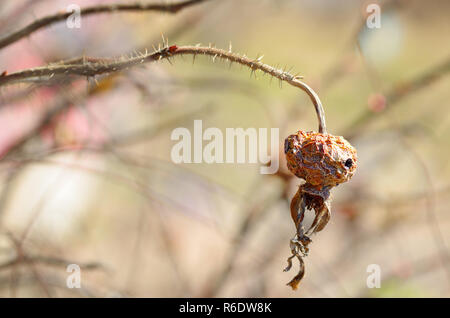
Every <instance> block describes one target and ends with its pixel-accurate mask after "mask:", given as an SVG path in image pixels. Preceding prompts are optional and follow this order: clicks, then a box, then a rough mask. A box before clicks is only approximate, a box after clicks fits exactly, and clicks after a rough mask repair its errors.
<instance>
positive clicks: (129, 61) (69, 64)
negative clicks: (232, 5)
mask: <svg viewBox="0 0 450 318" xmlns="http://www.w3.org/2000/svg"><path fill="white" fill-rule="evenodd" d="M198 54H200V55H207V56H211V57H212V60H213V62H214V61H215V60H216V59H218V58H219V59H223V60H226V61H229V62H230V65H231V63H238V64H241V65H244V66H246V67H248V68H250V69H251V70H252V73H254V72H256V71H261V72H263V73H265V74H269V75H271V76H273V77H275V78H277V79H278V80H280V81H283V82H287V83H288V84H290V85H292V86H294V87H298V88H300V89H301V90H303V91H304V92H306V94H308V96H309V98H310V99H311V101H312V102H313V104H314V108H315V111H316V114H317V119H318V122H319V132H320V133H326V132H327V131H326V124H325V113H324V110H323V106H322V103H321V101H320V99H319V96H318V95H317V94H316V93H315V92H314V90H313V89H312V88H311V87H309V86H308V85H307V84H305V83H303V82H302V81H300V79H301V78H302V77H301V76H299V75H292V74H291V73H289V72H287V71H285V70H281V69H277V68H275V67H272V66H270V65H267V64H264V63H262V62H261V60H262V56H260V57H258V58H256V59H251V58H249V57H247V56H245V55H244V56H240V55H237V54H235V53H232V51H231V45H230V49H229V50H228V51H225V50H221V49H217V48H214V47H211V46H209V47H201V46H179V47H178V46H176V45H172V46H170V47H169V45H168V44H166V45H165V46H164V47H163V48H159V49H158V50H155V51H154V52H152V53H149V52H148V51H146V52H144V53H136V54H135V56H131V57H121V58H95V57H81V58H76V59H71V60H66V61H62V62H59V63H53V64H50V65H47V66H42V67H37V68H32V69H26V70H22V71H18V72H14V73H11V74H7V75H4V76H1V77H0V86H4V85H7V84H12V83H19V82H28V81H31V82H33V81H36V80H40V81H45V80H47V81H48V80H50V79H52V78H54V77H56V76H58V75H64V76H68V75H76V76H85V77H94V76H96V75H101V74H107V73H114V72H119V71H121V70H125V69H128V68H130V67H133V66H136V65H141V64H144V63H149V62H155V61H159V60H161V59H167V60H168V61H169V62H170V58H171V57H174V56H177V55H193V57H194V59H195V57H196V56H197V55H198ZM170 63H171V62H170Z"/></svg>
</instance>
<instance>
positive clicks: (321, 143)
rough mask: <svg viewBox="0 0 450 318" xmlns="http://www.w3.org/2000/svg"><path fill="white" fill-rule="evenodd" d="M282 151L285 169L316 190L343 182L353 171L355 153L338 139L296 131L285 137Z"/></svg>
mask: <svg viewBox="0 0 450 318" xmlns="http://www.w3.org/2000/svg"><path fill="white" fill-rule="evenodd" d="M284 152H285V154H286V159H287V167H288V169H289V170H290V171H291V172H292V173H293V174H295V175H296V176H297V177H299V178H302V179H304V180H305V181H306V184H309V185H312V186H314V187H315V188H317V189H322V188H323V187H330V188H331V187H333V186H337V185H338V184H340V183H343V182H346V181H348V180H350V178H351V177H352V176H353V173H354V172H355V170H356V164H357V155H356V150H355V148H353V146H352V145H350V143H349V142H348V141H347V140H345V139H344V138H343V137H340V136H333V135H329V134H321V133H317V132H304V131H301V130H299V131H298V132H297V133H296V134H292V135H290V136H288V137H287V138H286V140H285V144H284Z"/></svg>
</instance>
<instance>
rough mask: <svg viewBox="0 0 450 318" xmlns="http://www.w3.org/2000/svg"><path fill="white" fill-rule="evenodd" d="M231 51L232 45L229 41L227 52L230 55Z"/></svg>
mask: <svg viewBox="0 0 450 318" xmlns="http://www.w3.org/2000/svg"><path fill="white" fill-rule="evenodd" d="M232 49H233V45H232V44H231V41H230V43H229V44H228V52H230V53H231V50H232Z"/></svg>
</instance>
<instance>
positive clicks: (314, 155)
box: [284, 130, 357, 290]
mask: <svg viewBox="0 0 450 318" xmlns="http://www.w3.org/2000/svg"><path fill="white" fill-rule="evenodd" d="M284 152H285V154H286V159H287V167H288V169H289V170H290V171H291V172H292V173H293V174H295V175H296V176H297V177H299V178H301V179H303V180H305V183H304V184H302V185H300V186H299V188H298V191H297V193H296V194H295V195H294V197H293V198H292V201H291V206H290V209H291V216H292V220H293V221H294V224H295V227H296V234H295V237H294V238H293V239H292V240H291V252H292V256H291V257H289V258H288V267H286V269H285V271H288V270H289V269H290V268H291V266H292V258H293V257H297V258H298V260H299V262H300V271H299V273H298V274H297V275H296V276H295V277H294V278H293V279H292V280H291V281H290V282H289V283H288V285H289V286H291V287H292V289H294V290H295V289H297V288H298V284H299V283H300V281H301V279H302V278H303V276H304V274H305V265H304V262H303V258H302V257H304V256H306V255H307V254H308V251H309V248H308V245H309V243H311V242H312V241H311V239H310V236H311V235H312V234H314V233H316V232H319V231H321V230H323V228H324V227H325V225H326V224H327V223H328V221H329V219H330V205H331V197H330V190H331V188H333V187H334V186H337V185H339V184H340V183H343V182H346V181H348V180H350V178H351V177H352V176H353V174H354V172H355V170H356V166H357V155H356V150H355V148H353V146H352V145H351V144H350V143H349V142H348V141H347V140H345V139H344V138H343V137H339V136H333V135H330V134H322V133H316V132H304V131H301V130H300V131H298V132H297V133H296V134H293V135H290V136H288V137H287V138H286V140H285V144H284ZM306 210H314V213H315V218H314V221H313V223H312V225H311V227H310V228H309V229H308V230H306V231H305V229H304V227H303V224H302V221H303V218H304V215H305V212H306Z"/></svg>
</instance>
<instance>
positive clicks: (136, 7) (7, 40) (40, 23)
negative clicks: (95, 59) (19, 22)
mask: <svg viewBox="0 0 450 318" xmlns="http://www.w3.org/2000/svg"><path fill="white" fill-rule="evenodd" d="M205 1H207V0H187V1H182V2H178V3H161V4H155V3H153V4H150V3H121V4H104V5H95V6H92V7H86V8H83V9H81V12H80V13H81V15H82V16H83V15H84V16H87V15H93V14H99V13H112V12H130V11H135V12H145V11H159V12H167V13H177V12H178V11H180V10H182V9H184V8H186V7H189V6H191V5H195V4H198V3H201V2H205ZM71 14H72V12H64V11H63V12H58V13H56V14H53V15H49V16H46V17H43V18H40V19H38V20H35V21H34V22H32V23H30V24H29V25H27V26H25V27H24V28H22V29H20V30H17V31H15V32H13V33H11V34H8V35H6V36H4V37H2V38H1V39H0V49H2V48H4V47H6V46H8V45H10V44H12V43H14V42H17V41H18V40H20V39H22V38H24V37H26V36H28V35H30V34H32V33H34V32H36V31H38V30H39V29H41V28H43V27H46V26H49V25H51V24H54V23H57V22H61V21H64V20H65V19H67V18H68V17H69V16H70V15H71Z"/></svg>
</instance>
